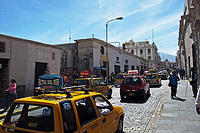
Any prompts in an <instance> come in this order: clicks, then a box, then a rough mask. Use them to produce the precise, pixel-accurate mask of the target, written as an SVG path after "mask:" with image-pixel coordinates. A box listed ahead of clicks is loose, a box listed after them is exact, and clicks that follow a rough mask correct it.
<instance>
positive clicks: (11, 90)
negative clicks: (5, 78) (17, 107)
mask: <svg viewBox="0 0 200 133" xmlns="http://www.w3.org/2000/svg"><path fill="white" fill-rule="evenodd" d="M16 88H17V84H16V80H15V79H11V81H10V85H9V87H8V88H7V90H6V91H7V92H8V107H9V106H10V105H11V104H12V102H13V101H14V100H15V99H17V92H16Z"/></svg>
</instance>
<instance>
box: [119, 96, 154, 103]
mask: <svg viewBox="0 0 200 133" xmlns="http://www.w3.org/2000/svg"><path fill="white" fill-rule="evenodd" d="M150 96H151V94H150V95H149V96H147V97H146V99H141V98H139V97H127V98H125V99H124V100H120V102H121V103H139V104H141V103H146V102H147V101H148V99H149V97H150Z"/></svg>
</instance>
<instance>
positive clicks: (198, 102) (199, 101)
mask: <svg viewBox="0 0 200 133" xmlns="http://www.w3.org/2000/svg"><path fill="white" fill-rule="evenodd" d="M195 106H196V111H197V113H198V114H199V115H200V89H199V90H198V92H197V98H196V102H195Z"/></svg>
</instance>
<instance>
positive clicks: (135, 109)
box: [110, 80, 168, 133]
mask: <svg viewBox="0 0 200 133" xmlns="http://www.w3.org/2000/svg"><path fill="white" fill-rule="evenodd" d="M167 84H168V80H162V86H161V87H153V88H150V91H151V96H150V97H149V98H148V100H147V101H139V100H134V99H130V100H126V101H124V102H121V101H120V94H119V88H113V94H112V99H110V101H111V103H112V104H113V105H116V106H121V107H123V109H124V112H125V118H124V132H125V133H152V132H153V131H152V126H154V122H155V119H156V118H157V116H158V115H159V112H161V111H160V110H161V108H162V105H163V104H162V102H163V97H164V92H165V90H166V89H165V88H166V87H167Z"/></svg>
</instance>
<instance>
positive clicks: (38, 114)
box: [0, 91, 124, 133]
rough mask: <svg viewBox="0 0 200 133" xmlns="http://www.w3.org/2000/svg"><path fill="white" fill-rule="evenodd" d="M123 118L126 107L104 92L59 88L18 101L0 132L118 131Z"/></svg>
mask: <svg viewBox="0 0 200 133" xmlns="http://www.w3.org/2000/svg"><path fill="white" fill-rule="evenodd" d="M17 106H19V108H17ZM1 117H2V116H1ZM123 120H124V112H123V109H122V108H121V107H119V106H113V105H112V104H111V103H110V102H109V101H108V100H107V99H106V98H105V97H104V96H103V95H102V94H101V93H96V92H88V91H74V92H69V91H67V92H65V91H63V92H62V93H61V91H59V92H57V93H56V92H55V93H52V94H41V95H38V96H32V97H26V98H21V99H17V100H15V101H14V103H13V104H12V106H11V107H10V109H9V110H8V113H7V115H6V116H5V119H4V121H2V122H0V133H47V132H48V133H50V132H51V133H72V132H73V133H114V132H123Z"/></svg>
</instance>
